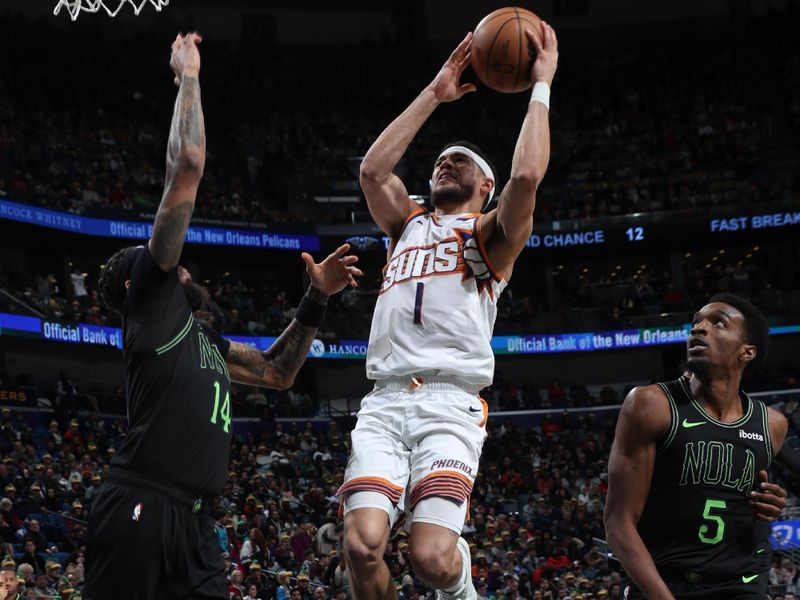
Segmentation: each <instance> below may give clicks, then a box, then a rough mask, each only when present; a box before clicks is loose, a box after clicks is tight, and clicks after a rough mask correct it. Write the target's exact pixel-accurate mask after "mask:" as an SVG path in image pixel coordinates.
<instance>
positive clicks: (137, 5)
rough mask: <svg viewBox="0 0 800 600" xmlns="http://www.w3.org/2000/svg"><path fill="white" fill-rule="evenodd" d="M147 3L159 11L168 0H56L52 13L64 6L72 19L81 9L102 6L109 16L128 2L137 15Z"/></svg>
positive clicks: (86, 9) (94, 11) (113, 14)
mask: <svg viewBox="0 0 800 600" xmlns="http://www.w3.org/2000/svg"><path fill="white" fill-rule="evenodd" d="M106 3H107V4H106ZM148 3H149V4H152V5H153V7H154V8H155V9H156V10H157V11H160V10H161V9H162V8H163V7H165V6H166V5H167V4H169V0H58V4H56V7H55V9H54V10H53V14H54V15H56V16H58V13H60V12H61V9H62V8H66V9H67V12H68V13H69V16H70V18H71V19H72V20H73V21H74V20H76V19H77V18H78V16H79V15H80V14H81V11H83V12H87V13H96V12H100V9H101V8H102V9H103V10H105V11H106V12H107V13H108V16H109V17H116V16H117V13H118V12H119V11H120V10H121V9H122V7H123V6H125V5H126V4H130V5H131V6H132V7H133V12H134V14H135V15H136V16H139V13H140V12H142V9H143V8H144V7H145V6H147V4H148ZM115 4H116V5H117V7H116V8H114V5H115Z"/></svg>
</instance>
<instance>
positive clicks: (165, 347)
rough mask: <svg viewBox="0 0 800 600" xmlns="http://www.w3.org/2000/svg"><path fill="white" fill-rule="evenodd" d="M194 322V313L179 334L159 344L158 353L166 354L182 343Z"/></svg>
mask: <svg viewBox="0 0 800 600" xmlns="http://www.w3.org/2000/svg"><path fill="white" fill-rule="evenodd" d="M192 323H194V315H189V320H188V321H186V325H184V326H183V329H181V330H180V332H178V335H176V336H175V337H174V338H172V339H171V340H170V341H168V342H167V343H166V344H164V345H163V346H159V347H158V348H156V354H158V355H161V354H164V353H165V352H169V351H170V350H172V349H173V348H174V347H175V346H177V345H178V344H180V342H181V340H182V339H183V338H185V337H186V334H187V333H189V331H190V330H191V329H192Z"/></svg>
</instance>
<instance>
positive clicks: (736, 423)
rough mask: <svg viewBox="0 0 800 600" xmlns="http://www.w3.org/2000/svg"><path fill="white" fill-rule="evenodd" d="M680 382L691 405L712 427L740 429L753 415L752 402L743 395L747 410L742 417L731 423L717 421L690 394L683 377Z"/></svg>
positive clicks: (690, 390)
mask: <svg viewBox="0 0 800 600" xmlns="http://www.w3.org/2000/svg"><path fill="white" fill-rule="evenodd" d="M680 382H681V386H682V387H683V390H684V391H685V392H686V395H687V396H688V397H689V398H690V399H691V401H692V405H693V406H694V407H695V408H696V409H697V411H698V412H699V413H700V414H701V415H703V416H704V417H705V418H706V419H708V420H709V421H711V422H712V423H713V424H714V425H718V426H719V427H727V428H729V429H734V428H736V427H741V426H742V425H744V424H745V423H746V422H747V421H748V419H750V417H751V416H752V415H753V401H752V400H751V399H750V396H748V395H747V394H744V397H745V399H746V400H747V410H746V411H745V413H744V416H743V417H742V418H741V419H739V420H738V421H734V422H733V423H723V422H722V421H718V420H717V419H715V418H714V417H712V416H711V415H710V414H708V413H707V412H706V409H705V408H703V406H702V405H701V404H700V403H699V402H698V401H697V399H696V398H695V397H694V394H692V389H691V388H690V387H689V383H688V380H687V379H686V378H685V377H681V379H680Z"/></svg>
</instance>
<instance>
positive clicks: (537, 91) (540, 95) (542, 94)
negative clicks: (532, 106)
mask: <svg viewBox="0 0 800 600" xmlns="http://www.w3.org/2000/svg"><path fill="white" fill-rule="evenodd" d="M531 102H541V103H542V104H544V105H545V106H546V107H547V110H550V86H549V85H547V84H546V83H545V82H544V81H537V82H536V85H534V86H533V92H532V93H531Z"/></svg>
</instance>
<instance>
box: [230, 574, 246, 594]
mask: <svg viewBox="0 0 800 600" xmlns="http://www.w3.org/2000/svg"><path fill="white" fill-rule="evenodd" d="M242 584H243V577H242V572H241V571H240V570H239V569H234V571H233V572H232V573H231V576H230V585H228V594H230V595H231V596H233V595H234V594H239V596H243V595H244V589H243V586H242Z"/></svg>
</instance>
